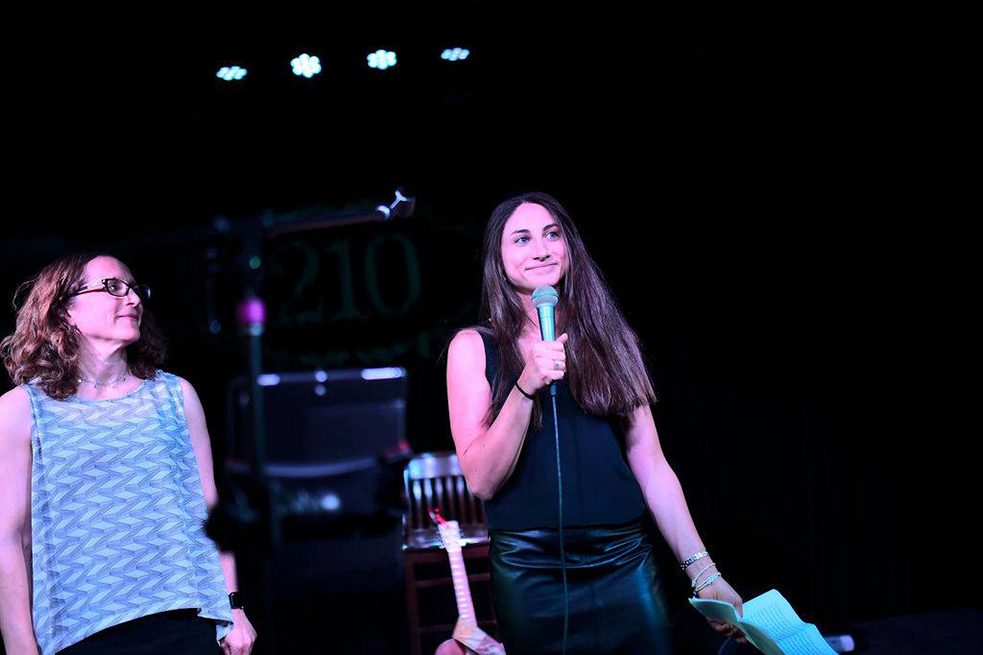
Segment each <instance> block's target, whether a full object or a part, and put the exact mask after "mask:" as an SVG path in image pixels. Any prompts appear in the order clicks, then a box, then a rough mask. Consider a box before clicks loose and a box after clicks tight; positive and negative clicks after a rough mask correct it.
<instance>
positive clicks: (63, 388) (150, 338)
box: [0, 253, 167, 400]
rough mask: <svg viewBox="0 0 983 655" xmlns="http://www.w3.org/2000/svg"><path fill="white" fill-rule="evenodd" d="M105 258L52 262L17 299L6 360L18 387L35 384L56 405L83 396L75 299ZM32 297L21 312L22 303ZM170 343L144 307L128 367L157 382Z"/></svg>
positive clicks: (0, 346)
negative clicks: (90, 270) (90, 268)
mask: <svg viewBox="0 0 983 655" xmlns="http://www.w3.org/2000/svg"><path fill="white" fill-rule="evenodd" d="M100 256H106V257H112V255H99V254H92V253H79V254H74V255H68V256H67V257H62V258H61V259H59V260H58V261H55V262H52V263H51V264H48V265H47V266H45V267H44V269H43V270H42V271H41V272H40V273H38V274H37V276H35V277H33V278H31V279H30V280H28V281H27V282H25V283H24V284H22V285H21V286H20V287H19V288H18V289H17V293H15V294H14V310H15V311H16V312H17V326H16V327H15V328H14V332H13V334H9V335H7V336H6V337H4V339H3V341H0V357H2V358H3V364H4V366H5V367H6V368H7V373H9V374H10V379H11V380H12V381H13V383H14V384H24V383H28V382H30V383H33V384H36V385H37V386H38V387H40V388H41V389H42V390H43V391H44V392H45V393H46V394H48V395H49V396H51V397H52V398H54V399H56V400H65V399H66V398H69V397H71V396H74V395H75V393H76V392H77V391H78V376H79V357H80V354H81V345H82V344H81V339H80V336H79V333H78V330H77V329H76V328H75V327H74V326H73V325H72V324H71V323H70V322H69V320H68V318H69V317H68V309H69V307H71V304H72V302H73V300H74V298H73V296H72V294H73V293H74V292H75V291H77V290H78V289H79V288H80V287H81V286H82V285H83V284H84V283H85V267H86V265H88V263H89V262H90V261H92V260H93V259H95V258H96V257H100ZM25 292H26V293H27V297H26V298H25V299H24V302H23V303H22V304H21V305H20V306H19V307H18V303H17V300H18V298H20V297H21V296H22V295H23V294H24V293H25ZM166 353H167V342H166V340H165V339H164V335H163V333H162V332H161V330H160V328H159V327H157V324H156V323H155V322H154V319H153V316H151V314H150V311H149V310H148V309H147V307H146V306H144V309H143V318H142V319H141V321H140V339H139V340H137V341H136V342H134V343H132V344H130V345H129V346H127V347H126V363H127V368H128V369H129V371H130V373H132V374H133V375H134V376H136V377H138V378H141V379H144V380H149V379H151V378H154V377H156V375H157V369H158V368H159V367H160V365H161V364H162V363H163V362H164V356H165V355H166Z"/></svg>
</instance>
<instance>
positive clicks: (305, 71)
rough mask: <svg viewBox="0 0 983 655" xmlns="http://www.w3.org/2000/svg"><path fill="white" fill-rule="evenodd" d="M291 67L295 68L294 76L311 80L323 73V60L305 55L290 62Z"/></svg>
mask: <svg viewBox="0 0 983 655" xmlns="http://www.w3.org/2000/svg"><path fill="white" fill-rule="evenodd" d="M290 67H291V68H293V71H294V75H297V76H303V77H306V78H307V79H311V78H312V77H314V76H315V75H317V74H318V73H320V72H321V60H320V59H318V58H317V57H312V56H311V55H308V54H303V55H300V56H299V57H295V58H294V59H293V61H291V62H290Z"/></svg>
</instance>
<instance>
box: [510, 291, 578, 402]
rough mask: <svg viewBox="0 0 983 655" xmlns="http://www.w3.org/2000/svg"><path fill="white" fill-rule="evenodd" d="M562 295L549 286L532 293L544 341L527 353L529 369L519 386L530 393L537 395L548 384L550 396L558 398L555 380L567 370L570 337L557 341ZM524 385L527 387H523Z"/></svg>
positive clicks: (526, 368) (520, 379)
mask: <svg viewBox="0 0 983 655" xmlns="http://www.w3.org/2000/svg"><path fill="white" fill-rule="evenodd" d="M559 300H560V295H559V294H558V293H557V292H556V289H554V288H553V287H551V286H549V285H542V286H538V287H536V289H535V290H534V291H533V292H532V304H533V305H534V306H535V307H536V311H537V312H538V313H539V333H540V335H542V337H543V340H542V341H541V342H539V343H535V344H533V346H532V348H530V350H529V352H528V353H527V354H526V366H525V368H524V369H523V370H522V375H520V376H519V386H520V387H521V388H522V389H523V390H525V391H526V392H527V393H531V394H534V393H536V392H538V391H539V390H540V389H542V388H543V387H545V386H546V385H547V384H548V385H550V394H551V395H553V396H555V395H556V381H557V380H560V379H562V378H563V375H564V374H565V373H566V371H567V355H566V351H565V350H564V344H565V343H566V342H567V335H566V334H562V335H560V338H559V339H557V338H556V329H555V323H554V312H553V308H554V307H556V303H557V302H559ZM523 384H525V385H527V386H523Z"/></svg>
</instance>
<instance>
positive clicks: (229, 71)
mask: <svg viewBox="0 0 983 655" xmlns="http://www.w3.org/2000/svg"><path fill="white" fill-rule="evenodd" d="M247 72H249V71H247V70H246V69H245V68H239V67H238V66H222V67H221V68H220V69H218V72H217V73H215V77H217V78H219V79H220V80H225V81H226V82H231V81H232V80H241V79H242V78H244V77H245V76H246V73H247Z"/></svg>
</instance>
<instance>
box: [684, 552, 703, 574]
mask: <svg viewBox="0 0 983 655" xmlns="http://www.w3.org/2000/svg"><path fill="white" fill-rule="evenodd" d="M709 554H710V553H708V552H707V551H705V550H704V551H701V552H699V553H696V554H694V555H692V556H691V557H690V558H689V559H688V560H686V561H685V562H682V563H681V564H680V565H679V568H681V569H682V570H683V571H685V570H686V569H687V568H689V567H690V565H691V564H693V562H695V561H696V560H699V559H703V558H704V557H706V556H707V555H709Z"/></svg>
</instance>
